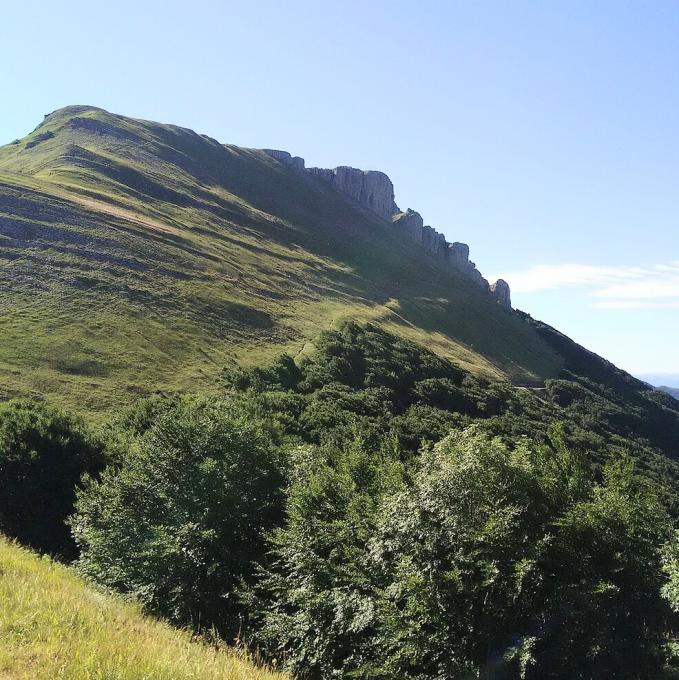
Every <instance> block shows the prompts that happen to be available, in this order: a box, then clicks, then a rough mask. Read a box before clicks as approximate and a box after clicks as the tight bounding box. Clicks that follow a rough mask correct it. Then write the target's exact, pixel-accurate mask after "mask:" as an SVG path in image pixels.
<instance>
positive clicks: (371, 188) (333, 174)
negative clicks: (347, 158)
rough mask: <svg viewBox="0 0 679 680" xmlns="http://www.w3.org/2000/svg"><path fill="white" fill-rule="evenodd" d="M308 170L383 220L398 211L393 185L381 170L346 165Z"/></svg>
mask: <svg viewBox="0 0 679 680" xmlns="http://www.w3.org/2000/svg"><path fill="white" fill-rule="evenodd" d="M309 172H310V173H311V174H313V175H316V176H317V177H320V178H321V179H323V180H325V181H326V182H329V183H330V184H332V186H333V187H335V189H337V190H338V191H341V192H342V193H343V194H347V196H350V197H351V198H353V199H354V200H355V201H356V202H357V203H360V204H361V205H362V206H364V207H365V208H368V210H371V211H372V212H374V213H375V214H376V215H379V216H380V217H382V218H383V219H385V220H390V219H391V216H392V215H393V214H394V213H395V212H398V206H397V205H396V202H395V201H394V185H393V184H392V183H391V180H390V179H389V177H387V175H385V174H384V173H383V172H378V171H377V170H358V169H357V168H351V167H349V166H346V165H341V166H339V167H338V168H334V169H332V170H328V169H326V168H309Z"/></svg>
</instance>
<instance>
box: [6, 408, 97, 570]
mask: <svg viewBox="0 0 679 680" xmlns="http://www.w3.org/2000/svg"><path fill="white" fill-rule="evenodd" d="M103 465H104V455H103V447H102V445H101V444H100V443H99V442H98V441H96V440H95V439H94V438H93V437H92V435H91V433H90V432H89V431H88V429H87V427H86V426H85V424H84V423H83V422H82V421H81V420H79V419H78V418H75V417H73V416H70V415H68V414H66V413H64V412H63V411H61V410H59V409H57V408H55V407H53V406H50V405H48V404H45V403H43V402H36V401H31V400H13V401H9V402H6V403H4V404H1V405H0V531H2V532H3V533H5V534H7V535H8V536H11V537H13V538H16V539H18V540H19V541H21V542H22V543H25V544H27V545H29V546H31V547H33V548H36V549H38V550H41V551H44V552H48V553H52V554H54V555H59V556H61V557H63V558H66V559H71V558H73V557H74V556H75V544H74V543H73V541H72V539H71V536H70V531H69V529H68V527H67V526H66V524H65V520H66V518H67V517H68V516H69V515H70V514H71V513H72V512H73V503H74V501H75V488H76V486H77V485H78V482H79V480H80V478H81V476H82V475H83V474H84V473H89V474H91V475H96V474H97V473H98V472H99V471H100V470H101V468H102V467H103Z"/></svg>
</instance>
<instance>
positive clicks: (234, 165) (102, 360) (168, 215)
mask: <svg viewBox="0 0 679 680" xmlns="http://www.w3.org/2000/svg"><path fill="white" fill-rule="evenodd" d="M270 152H271V150H269V151H266V150H261V149H251V148H245V147H238V146H235V145H232V144H221V143H219V142H217V141H216V140H215V139H213V138H212V137H209V136H208V135H201V134H198V133H196V132H194V131H192V130H189V129H187V128H182V127H178V126H172V125H165V124H161V123H155V122H153V121H143V120H138V119H132V118H127V117H125V116H120V115H118V114H111V113H108V112H107V111H105V110H103V109H99V108H96V107H89V106H71V107H66V108H63V109H58V110H57V111H54V112H52V113H50V114H48V115H47V116H45V118H44V119H43V121H42V122H41V123H40V125H38V126H37V127H36V128H35V130H33V132H31V133H29V134H28V135H27V136H26V137H25V138H23V139H22V140H17V141H16V142H15V143H13V144H9V145H6V146H4V147H0V312H2V314H1V316H0V326H1V327H0V331H1V332H2V333H3V335H4V337H5V338H7V342H5V343H3V346H2V347H1V348H0V391H1V392H2V393H3V394H4V395H5V396H17V395H23V394H40V395H44V396H46V397H47V398H52V397H54V398H59V399H65V400H66V402H67V403H77V404H78V406H79V408H82V409H83V410H84V411H86V412H91V413H97V412H101V411H102V410H105V409H107V408H110V407H111V406H113V405H115V404H119V403H126V402H127V401H130V400H133V399H134V398H136V397H137V396H139V395H140V394H146V393H148V392H149V391H152V390H155V389H160V390H170V391H172V390H186V389H189V388H198V387H203V388H204V387H209V386H210V385H211V384H213V383H214V380H215V378H216V376H218V374H219V372H220V371H221V369H222V368H223V367H224V366H228V365H233V364H235V363H239V364H245V365H251V364H253V363H258V362H261V361H263V360H266V359H269V358H271V357H273V356H274V355H277V354H279V353H280V352H283V351H285V352H289V353H291V354H292V355H293V356H296V355H300V354H303V353H304V352H305V351H306V349H305V348H306V347H307V345H308V343H309V341H310V339H311V338H313V337H315V336H316V335H317V334H318V332H319V331H320V330H323V329H324V328H329V327H332V326H333V325H335V324H337V323H339V322H341V321H342V320H347V319H351V320H355V321H359V322H362V321H370V322H376V323H379V324H381V325H382V326H383V327H384V328H386V329H387V330H390V331H391V332H395V333H396V334H397V335H401V336H403V337H405V338H408V339H411V340H414V341H416V342H419V343H420V344H424V345H426V346H428V347H430V348H432V349H434V351H436V352H438V353H440V354H441V355H442V356H444V357H446V358H448V359H450V360H452V361H454V362H455V363H458V364H459V365H460V366H462V367H464V368H465V369H467V370H470V371H472V372H473V373H476V374H478V375H482V376H486V377H488V378H490V379H493V380H510V381H512V382H515V383H516V384H522V385H523V384H525V385H529V386H535V387H540V385H542V383H543V382H544V380H545V379H546V378H550V377H555V376H558V375H559V374H560V372H561V371H562V370H563V369H564V366H565V364H566V360H565V358H564V356H563V355H562V353H560V350H558V349H555V348H554V343H550V342H548V341H547V340H546V339H545V337H544V333H542V334H541V333H540V332H538V329H537V328H536V326H535V325H534V324H532V323H531V322H528V321H527V320H526V318H525V316H524V315H521V314H520V313H518V312H515V311H513V310H511V309H510V308H509V304H510V293H509V289H508V287H507V288H506V289H505V288H504V286H503V283H504V282H497V283H496V284H494V286H495V289H494V290H493V291H491V290H490V287H489V286H488V284H487V282H485V279H483V277H482V276H481V275H480V274H479V273H478V270H476V268H475V266H474V265H473V264H472V263H470V262H469V260H468V252H469V251H468V247H467V246H466V245H465V244H447V242H446V241H445V239H444V237H443V236H442V235H440V234H439V235H438V236H436V234H437V232H436V231H435V230H433V229H432V228H431V227H426V226H425V225H424V224H422V225H421V226H422V229H421V230H420V223H421V221H422V220H421V217H420V216H419V214H418V213H416V212H415V211H412V210H410V211H406V212H405V213H400V212H399V213H394V214H392V220H391V221H390V220H388V219H386V216H383V215H379V214H376V213H375V212H374V210H370V209H368V207H367V206H365V205H361V204H360V202H359V201H357V200H355V198H352V197H351V196H347V195H345V192H343V191H338V190H337V188H336V187H334V186H332V184H331V183H329V182H328V181H327V179H323V178H320V177H318V176H316V175H315V174H314V173H307V172H304V173H302V172H300V167H301V162H300V161H294V162H287V161H286V162H282V161H281V160H280V158H274V157H272V155H271V153H270ZM292 158H293V157H292V156H290V159H292ZM356 172H362V171H356ZM349 174H350V175H351V173H349ZM384 177H386V175H385V176H384ZM387 180H388V177H387ZM388 181H389V184H391V182H390V180H388ZM392 189H393V187H392ZM359 197H360V195H359ZM394 207H397V206H396V204H395V202H394ZM409 230H410V232H409ZM424 235H426V238H427V239H428V240H427V241H426V243H425V242H424V240H423V239H425V236H424ZM418 239H419V241H420V245H421V246H422V247H419V248H413V241H415V240H418ZM427 244H429V245H427ZM437 244H438V245H437ZM442 248H443V249H444V250H443V251H442V250H441V249H442ZM437 252H438V253H439V254H440V253H441V252H444V253H445V255H444V256H443V257H437V256H434V257H432V255H435V254H436V253H437ZM446 258H449V259H451V260H455V261H456V263H453V265H450V266H449V265H448V264H447V260H446ZM442 263H444V266H442ZM477 277H478V278H480V279H481V280H482V282H481V285H479V281H478V280H475V279H476V278H477ZM498 299H499V300H504V301H505V302H506V304H498ZM569 342H570V341H569Z"/></svg>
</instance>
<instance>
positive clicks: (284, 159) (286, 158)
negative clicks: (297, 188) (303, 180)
mask: <svg viewBox="0 0 679 680" xmlns="http://www.w3.org/2000/svg"><path fill="white" fill-rule="evenodd" d="M262 151H263V152H264V153H265V154H267V155H269V156H271V158H275V159H276V160H277V161H280V162H281V163H283V164H284V165H289V166H291V167H293V168H294V169H295V170H299V171H300V172H301V171H303V170H304V169H305V168H304V159H303V158H301V157H300V156H293V155H292V154H290V153H288V152H287V151H279V150H278V149H262Z"/></svg>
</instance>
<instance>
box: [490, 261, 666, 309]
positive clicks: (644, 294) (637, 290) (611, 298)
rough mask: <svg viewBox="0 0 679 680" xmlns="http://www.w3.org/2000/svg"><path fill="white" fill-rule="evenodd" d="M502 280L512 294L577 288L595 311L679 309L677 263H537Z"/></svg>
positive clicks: (503, 276)
mask: <svg viewBox="0 0 679 680" xmlns="http://www.w3.org/2000/svg"><path fill="white" fill-rule="evenodd" d="M502 278H504V279H506V280H507V281H508V282H509V285H510V286H511V288H512V292H514V293H535V292H538V291H545V290H559V289H561V288H566V287H579V288H581V289H584V290H585V291H586V295H587V296H590V297H593V298H598V299H599V300H598V301H597V302H594V303H593V305H592V306H593V307H595V308H597V309H679V261H672V262H669V263H663V264H657V265H654V266H652V267H625V266H621V267H611V266H596V265H585V264H574V263H564V264H539V265H534V266H532V267H530V268H529V269H526V270H524V271H517V272H507V273H505V274H503V275H502Z"/></svg>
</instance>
